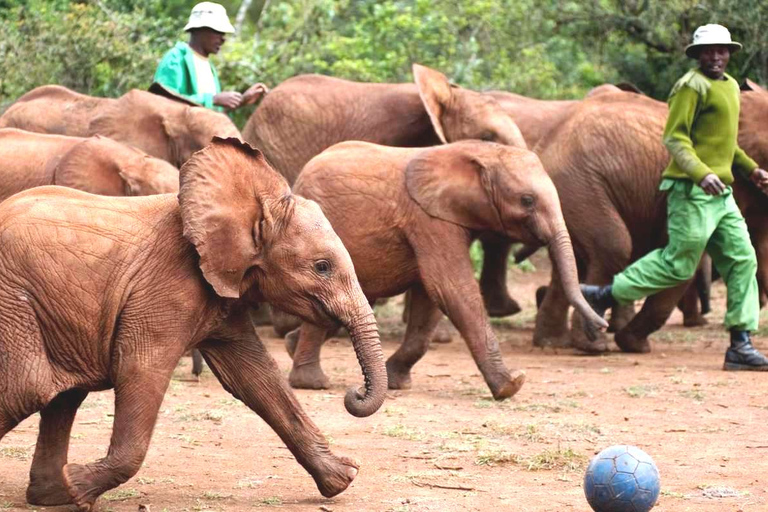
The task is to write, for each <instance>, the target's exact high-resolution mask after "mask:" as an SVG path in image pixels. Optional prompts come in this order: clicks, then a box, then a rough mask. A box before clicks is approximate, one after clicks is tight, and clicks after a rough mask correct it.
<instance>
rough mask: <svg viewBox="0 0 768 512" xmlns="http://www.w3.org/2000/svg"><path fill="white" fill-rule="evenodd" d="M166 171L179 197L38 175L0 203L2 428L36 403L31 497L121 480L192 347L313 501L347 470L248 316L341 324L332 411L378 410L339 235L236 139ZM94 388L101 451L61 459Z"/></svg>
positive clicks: (134, 465) (368, 346) (43, 501)
mask: <svg viewBox="0 0 768 512" xmlns="http://www.w3.org/2000/svg"><path fill="white" fill-rule="evenodd" d="M180 178H181V187H180V192H179V195H178V200H177V197H176V195H175V194H164V195H157V196H147V197H129V198H118V197H105V196H96V195H92V194H87V193H84V192H80V191H77V190H72V189H67V188H63V187H38V188H36V189H32V190H28V191H25V192H22V193H20V194H16V195H15V196H13V197H12V198H10V199H7V200H6V201H4V202H3V203H1V204H0V226H2V230H0V297H2V300H0V439H2V437H3V436H4V435H5V434H6V433H7V432H8V431H9V430H11V429H12V428H13V427H14V426H16V425H17V424H18V423H19V422H20V421H22V420H23V419H24V418H26V417H28V416H29V415H31V414H33V413H35V412H37V411H40V433H39V437H38V441H37V447H36V449H35V455H34V459H33V461H32V468H31V470H30V484H29V488H28V490H27V500H28V501H29V502H30V503H32V504H36V505H61V504H67V503H74V504H75V505H76V506H77V507H78V510H81V511H87V510H91V508H92V507H93V505H94V502H95V501H96V499H97V498H98V497H99V496H100V495H101V494H102V493H104V492H105V491H107V490H109V489H112V488H114V487H116V486H118V485H120V484H122V483H123V482H125V481H127V480H128V479H129V478H131V477H132V476H133V475H135V474H136V472H137V471H138V470H139V468H140V466H141V464H142V462H143V460H144V457H145V455H146V452H147V447H148V445H149V440H150V437H151V435H152V429H153V428H154V425H155V421H156V419H157V414H158V410H159V408H160V404H161V402H162V401H163V395H164V394H165V391H166V389H167V387H168V383H169V382H170V378H171V374H172V373H173V369H174V368H175V367H176V364H177V362H178V361H179V359H180V358H181V356H182V355H183V354H184V353H185V352H186V351H187V350H189V349H191V348H193V347H197V348H199V349H200V351H201V352H202V353H203V356H204V357H205V359H206V361H207V362H208V365H209V366H210V368H211V370H212V371H213V373H214V374H215V375H216V377H217V378H218V379H219V380H220V381H221V383H222V384H223V385H224V387H225V388H226V389H227V390H228V391H229V392H231V393H232V394H233V395H234V396H235V397H236V398H238V399H240V400H242V401H243V402H244V403H245V404H246V405H248V406H249V407H250V408H251V409H253V410H254V411H255V412H256V413H257V414H259V415H260V416H261V417H262V418H263V419H264V420H265V421H266V422H267V423H268V424H269V425H270V426H271V427H272V428H273V429H274V430H275V432H276V433H277V434H278V435H279V436H280V438H281V439H282V440H283V442H285V444H286V445H287V446H288V448H289V449H290V450H291V452H292V453H293V454H294V456H295V457H296V459H297V460H298V462H299V463H300V464H301V465H302V466H304V468H306V470H307V471H308V472H309V473H310V474H311V475H312V477H313V478H314V479H315V482H316V484H317V486H318V488H319V490H320V492H321V493H322V494H323V495H324V496H333V495H335V494H338V493H340V492H342V491H343V490H344V489H346V488H347V486H348V485H349V484H350V482H351V481H352V480H353V479H354V478H355V475H356V474H357V466H356V464H355V463H354V462H352V461H351V460H349V459H346V458H340V457H336V456H335V455H333V454H332V453H331V451H330V449H329V447H328V444H327V442H326V441H325V439H324V438H323V436H322V435H321V433H320V432H319V431H318V429H317V427H316V426H315V425H314V424H313V423H312V421H311V420H310V419H309V418H308V417H307V416H306V415H305V414H304V412H303V411H302V409H301V407H300V405H299V404H298V402H297V401H296V398H295V397H294V396H293V393H291V391H290V388H289V387H288V385H287V383H286V382H285V380H284V378H283V377H282V375H281V373H280V371H279V369H278V367H277V365H276V364H275V362H274V360H273V359H272V357H271V356H270V355H269V353H268V352H267V350H266V349H265V347H264V345H263V344H262V342H261V340H260V339H259V338H258V337H257V335H256V334H255V332H254V330H253V327H252V325H251V321H250V319H249V317H248V314H247V310H248V308H249V307H250V306H252V305H255V304H257V303H258V302H261V301H268V302H275V303H277V304H279V305H280V307H281V308H282V309H284V310H286V311H289V312H291V313H293V314H296V315H298V316H300V317H302V318H303V319H304V320H306V321H309V322H312V323H314V324H317V325H325V326H330V325H335V324H336V323H341V324H342V325H345V326H346V327H347V328H348V329H349V330H350V332H351V336H352V339H353V345H354V347H355V351H356V352H357V356H358V360H359V361H360V364H361V366H362V370H363V374H364V376H365V387H364V388H363V389H361V390H351V391H350V392H349V393H348V394H347V397H346V401H345V405H346V407H347V410H348V411H350V413H352V414H354V415H356V416H367V415H369V414H372V413H373V412H375V411H376V410H377V409H378V408H379V407H380V405H381V404H382V402H383V400H384V396H385V394H386V368H385V366H384V357H383V355H382V353H381V347H380V344H379V338H378V333H377V329H376V323H375V320H374V317H373V312H372V311H371V308H370V306H369V305H368V301H367V300H366V298H365V295H363V292H362V290H361V288H360V285H359V283H358V281H357V278H356V276H355V273H354V268H353V266H352V261H351V259H350V257H349V254H348V253H347V251H346V250H345V249H344V246H343V245H342V243H341V240H339V238H338V236H336V234H335V233H334V231H333V229H332V228H331V225H330V224H329V223H328V221H327V220H326V218H325V217H324V216H323V214H322V212H321V210H320V208H319V207H318V206H317V205H316V204H315V203H313V202H312V201H307V200H306V199H304V198H301V197H298V196H295V195H293V194H292V193H291V189H290V187H288V184H287V183H286V182H285V180H284V179H283V178H282V177H281V176H280V175H278V174H277V173H276V172H275V171H274V170H272V169H271V168H270V167H269V166H268V164H267V163H266V161H265V160H264V157H263V156H262V155H261V153H260V152H258V151H257V150H254V149H252V148H250V147H249V146H247V145H245V144H243V143H242V142H240V141H239V140H237V139H214V142H213V143H212V144H211V145H210V146H208V147H207V148H205V149H203V150H202V151H199V152H197V153H195V154H194V155H193V157H192V158H191V159H190V160H189V161H188V162H187V163H186V164H185V165H184V167H183V168H182V169H181V172H180ZM109 388H114V390H115V414H114V427H113V432H112V439H111V441H110V447H109V451H108V453H107V455H106V457H105V458H103V459H101V460H99V461H96V462H92V463H90V464H86V465H80V464H73V463H68V461H67V451H68V445H69V434H70V431H71V428H72V422H73V420H74V417H75V413H76V411H77V408H78V407H79V406H80V403H81V402H82V401H83V399H85V397H86V395H87V394H88V393H89V392H91V391H100V390H104V389H109ZM0 490H1V489H0Z"/></svg>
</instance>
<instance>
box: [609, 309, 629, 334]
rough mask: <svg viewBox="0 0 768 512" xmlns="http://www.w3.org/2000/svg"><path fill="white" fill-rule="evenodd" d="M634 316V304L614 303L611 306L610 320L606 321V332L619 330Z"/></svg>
mask: <svg viewBox="0 0 768 512" xmlns="http://www.w3.org/2000/svg"><path fill="white" fill-rule="evenodd" d="M634 317H635V305H634V304H616V305H615V306H613V307H612V308H611V321H610V322H609V323H608V332H619V331H620V330H621V329H623V328H624V326H626V325H627V324H628V323H629V322H631V321H632V319H633V318H634Z"/></svg>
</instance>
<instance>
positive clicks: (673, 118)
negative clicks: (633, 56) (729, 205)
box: [663, 86, 713, 184]
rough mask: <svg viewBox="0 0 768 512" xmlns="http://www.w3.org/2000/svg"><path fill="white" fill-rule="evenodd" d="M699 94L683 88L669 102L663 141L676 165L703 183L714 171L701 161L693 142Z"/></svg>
mask: <svg viewBox="0 0 768 512" xmlns="http://www.w3.org/2000/svg"><path fill="white" fill-rule="evenodd" d="M699 101H700V98H699V94H698V93H697V92H696V91H694V90H693V89H691V88H690V87H687V86H683V87H680V88H679V89H678V91H677V92H675V94H674V95H673V96H672V98H670V100H669V117H668V118H667V125H666V127H665V128H664V136H663V141H664V145H665V146H666V147H667V150H668V151H669V153H670V154H671V155H672V158H674V159H675V163H677V165H678V166H679V167H680V169H682V171H683V172H684V173H686V174H687V175H688V176H690V178H691V179H692V180H693V182H694V183H697V184H698V183H701V180H703V179H704V177H705V176H707V175H708V174H713V173H712V169H710V168H709V166H707V164H705V163H704V162H702V161H701V159H700V158H699V155H697V154H696V150H695V149H694V148H693V141H692V140H691V130H692V128H693V120H694V117H695V115H696V107H697V105H698V102H699Z"/></svg>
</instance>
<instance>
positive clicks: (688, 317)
mask: <svg viewBox="0 0 768 512" xmlns="http://www.w3.org/2000/svg"><path fill="white" fill-rule="evenodd" d="M696 284H697V283H695V282H694V283H692V284H691V285H690V286H688V288H686V290H685V292H684V293H683V296H682V297H681V298H680V302H678V303H677V307H678V308H680V311H682V312H683V325H684V326H686V327H695V326H697V325H705V324H706V323H707V319H706V318H704V317H703V316H702V315H701V312H700V311H699V291H698V289H697V288H698V286H696Z"/></svg>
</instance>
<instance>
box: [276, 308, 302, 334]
mask: <svg viewBox="0 0 768 512" xmlns="http://www.w3.org/2000/svg"><path fill="white" fill-rule="evenodd" d="M270 314H271V316H272V327H273V328H274V329H275V332H276V333H277V335H278V336H280V337H281V338H282V337H284V336H285V335H286V334H288V333H289V332H291V331H292V330H294V329H296V328H298V327H299V326H300V325H301V320H300V319H299V317H296V316H293V315H291V314H289V313H286V312H284V311H280V310H279V309H277V308H274V307H273V308H271V313H270Z"/></svg>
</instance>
